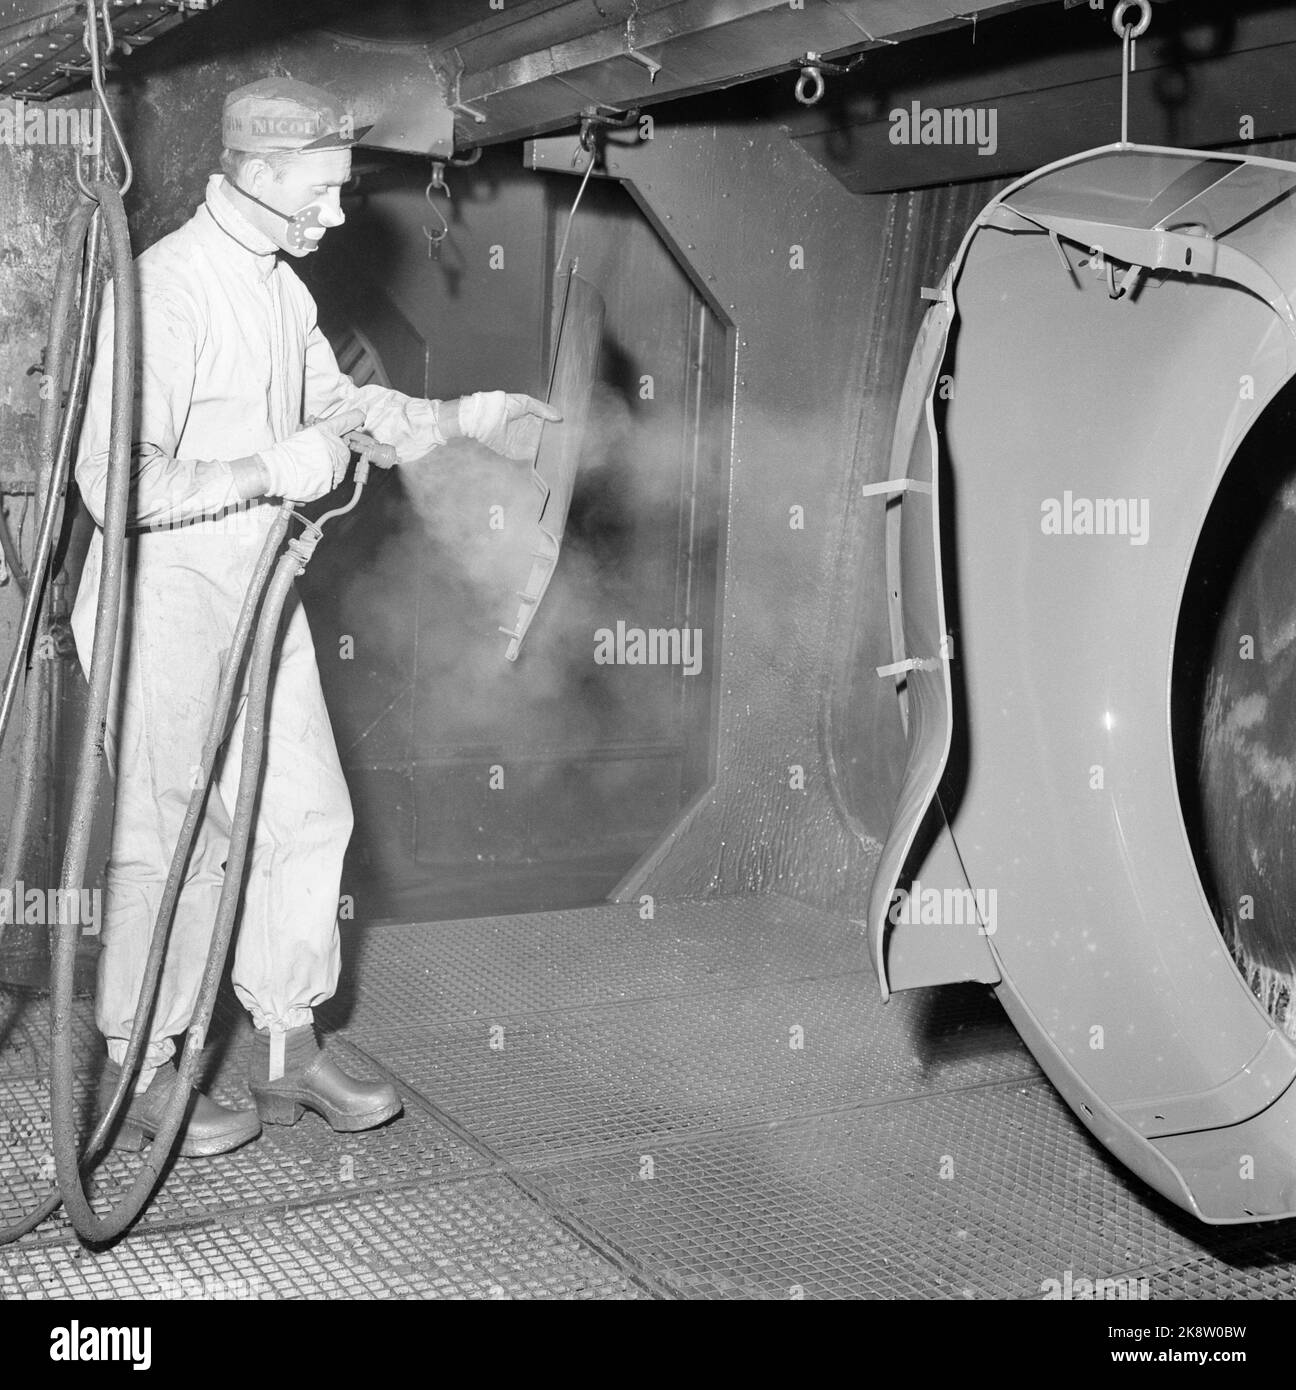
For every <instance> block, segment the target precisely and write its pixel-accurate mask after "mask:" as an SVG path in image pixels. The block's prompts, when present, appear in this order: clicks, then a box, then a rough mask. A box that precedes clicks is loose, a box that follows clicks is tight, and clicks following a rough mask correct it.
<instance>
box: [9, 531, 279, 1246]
mask: <svg viewBox="0 0 1296 1390" xmlns="http://www.w3.org/2000/svg"><path fill="white" fill-rule="evenodd" d="M291 516H292V513H291V511H290V509H288V508H286V507H285V508H281V509H280V510H279V512H278V513H277V514H276V516H275V519H274V521H273V522H272V523H271V527H270V530H269V532H268V533H267V535H266V538H265V541H264V543H263V545H262V547H261V554H260V556H259V557H258V559H257V563H256V568H255V569H254V570H253V572H252V579H251V582H250V583H249V585H248V589H247V593H246V595H245V596H244V599H243V607H242V609H241V611H240V613H239V617H238V622H237V623H236V624H235V627H234V633H233V636H232V638H231V641H230V649H229V654H228V656H227V657H226V664H225V668H224V670H223V671H222V672H221V680H220V685H219V687H218V688H217V691H216V699H215V703H214V705H213V707H212V716H211V721H210V724H209V725H208V729H207V737H206V741H205V742H204V744H203V750H202V754H201V759H200V762H199V765H198V770H199V775H198V777H196V778H195V779H194V789H193V791H192V792H191V793H190V795H189V804H188V806H187V808H186V810H185V818H184V821H183V822H182V824H181V827H180V834H179V837H178V839H177V841H176V847H175V850H174V852H173V853H172V856H171V864H170V867H169V869H168V871H167V879H166V883H165V884H164V885H163V889H162V898H161V901H160V902H159V904H158V915H157V921H156V922H155V923H154V925H153V934H152V937H151V938H150V941H149V954H148V958H147V960H146V961H145V965H144V975H143V978H142V979H141V981H140V988H139V995H138V997H137V999H136V1003H135V1014H134V1021H133V1025H132V1029H131V1037H130V1042H129V1043H128V1044H127V1047H126V1056H125V1057H124V1058H123V1059H122V1064H121V1067H120V1075H119V1077H118V1080H117V1086H116V1089H115V1090H114V1091H113V1094H112V1098H111V1100H110V1101H109V1102H108V1105H107V1106H106V1107H105V1109H104V1112H103V1114H102V1115H101V1116H100V1117H99V1122H98V1124H97V1125H96V1127H95V1130H94V1133H93V1134H92V1135H91V1136H90V1140H89V1142H88V1143H87V1144H86V1148H85V1153H84V1154H83V1155H82V1157H81V1169H82V1172H83V1173H84V1172H87V1171H88V1170H89V1168H90V1166H91V1165H92V1164H93V1163H94V1161H95V1159H97V1158H98V1156H99V1153H100V1150H101V1149H102V1148H103V1145H104V1141H105V1140H106V1139H107V1137H108V1135H109V1133H110V1132H111V1130H112V1127H113V1125H114V1123H115V1122H116V1119H117V1115H118V1113H119V1112H120V1110H121V1106H122V1103H123V1101H124V1098H125V1096H126V1094H127V1090H128V1088H129V1087H130V1086H131V1084H132V1082H133V1081H134V1079H135V1073H136V1070H137V1067H138V1064H139V1058H140V1055H141V1054H142V1053H143V1051H144V1046H145V1041H146V1039H147V1038H148V1034H149V1023H150V1021H151V1019H152V1014H153V1007H154V1003H155V1002H156V998H157V984H158V980H159V978H160V977H161V974H162V965H163V962H164V960H165V959H166V952H167V944H168V941H169V939H170V932H171V923H172V921H173V919H174V916H175V908H176V901H177V899H178V898H179V896H180V889H181V886H182V885H183V882H184V874H185V870H186V868H187V867H188V864H189V856H190V854H191V853H192V851H193V843H194V839H195V837H196V836H197V833H198V826H199V824H200V822H201V820H202V814H203V809H204V807H205V806H206V803H207V796H208V792H209V790H210V788H211V780H212V775H213V772H214V770H215V766H216V758H217V756H218V754H219V752H220V747H221V744H223V743H224V741H225V739H226V737H227V736H228V724H229V716H230V711H231V710H232V709H233V707H234V699H235V695H236V694H237V692H238V686H239V678H240V675H241V673H242V670H243V664H244V658H245V657H246V655H247V650H248V645H249V642H250V640H251V637H252V628H253V623H254V622H255V619H256V614H257V609H258V608H259V607H260V605H261V599H262V596H263V595H264V593H265V590H266V585H267V584H268V583H269V581H270V575H271V572H272V570H273V569H274V563H275V555H276V554H277V552H278V550H279V547H280V546H281V545H282V544H283V539H284V537H285V535H287V532H288V523H289V520H290V519H291ZM208 1021H209V1020H208ZM205 1026H206V1025H205V1024H204V1031H205ZM61 1201H62V1198H61V1196H60V1195H59V1191H58V1189H57V1188H55V1190H54V1191H53V1192H51V1193H50V1195H49V1196H48V1197H47V1198H46V1199H45V1200H44V1202H42V1203H41V1205H40V1206H39V1207H37V1208H35V1209H34V1210H33V1211H32V1212H30V1213H29V1214H28V1215H27V1216H25V1217H23V1219H22V1220H21V1221H19V1222H17V1223H16V1224H15V1225H12V1226H7V1227H3V1228H0V1245H8V1244H9V1243H10V1242H12V1241H15V1240H19V1239H21V1238H22V1237H23V1236H25V1235H26V1234H27V1233H28V1232H29V1231H33V1230H35V1228H36V1227H37V1226H39V1225H40V1224H41V1222H42V1221H44V1220H46V1219H47V1218H48V1217H49V1216H51V1215H53V1213H54V1212H55V1211H57V1210H58V1207H59V1204H60V1202H61Z"/></svg>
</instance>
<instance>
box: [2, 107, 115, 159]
mask: <svg viewBox="0 0 1296 1390" xmlns="http://www.w3.org/2000/svg"><path fill="white" fill-rule="evenodd" d="M102 143H103V113H102V112H101V111H100V110H99V108H98V107H97V106H46V105H45V104H44V103H33V104H32V105H31V106H28V104H27V103H26V102H25V101H24V100H23V99H22V98H21V97H19V98H18V100H17V101H8V100H6V101H0V145H12V146H13V147H14V148H15V149H25V148H26V147H27V146H29V145H30V146H42V145H71V146H76V147H78V148H80V149H81V150H82V151H84V152H85V153H86V154H98V153H99V150H100V148H101V146H102Z"/></svg>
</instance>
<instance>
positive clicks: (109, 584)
mask: <svg viewBox="0 0 1296 1390" xmlns="http://www.w3.org/2000/svg"><path fill="white" fill-rule="evenodd" d="M93 191H94V193H95V196H96V197H97V198H98V200H99V211H100V215H101V216H102V217H103V219H104V222H105V224H106V229H107V232H108V246H109V252H110V257H111V262H112V275H113V282H114V286H115V294H114V298H113V377H112V415H111V429H110V433H109V449H108V454H109V462H108V479H107V486H106V496H105V501H104V520H103V536H104V540H103V561H102V568H101V571H100V590H99V603H98V607H97V610H96V613H95V634H94V644H93V647H92V649H91V658H90V692H89V697H88V700H87V708H86V715H85V727H84V728H83V730H82V735H81V746H80V748H79V750H78V758H77V772H76V781H75V784H74V792H73V797H72V807H71V816H70V822H69V830H68V838H67V845H66V847H65V850H64V855H63V871H62V874H61V880H60V885H59V886H60V888H61V889H62V893H61V895H60V896H61V900H62V901H63V902H66V901H68V900H69V899H68V895H69V894H70V893H71V892H79V891H80V888H81V886H82V884H83V882H84V879H85V866H86V859H87V857H88V855H89V847H90V830H91V826H92V824H93V817H94V803H95V795H96V792H97V790H98V774H99V762H100V759H101V757H102V756H103V744H104V731H105V729H106V727H107V722H108V719H107V710H108V696H109V691H110V687H111V679H112V665H113V655H114V651H115V648H116V642H117V627H118V620H119V617H120V612H121V592H122V573H123V565H124V560H125V540H126V519H127V512H128V509H129V505H130V485H131V444H132V435H133V432H134V430H133V427H134V415H135V399H134V397H135V352H136V344H137V338H138V306H137V303H136V295H135V283H134V274H135V271H134V262H133V258H132V256H131V246H130V231H129V229H128V227H127V224H126V211H125V208H124V207H123V205H122V200H121V197H120V195H119V194H118V192H117V190H116V188H115V187H113V186H112V185H111V184H108V183H102V182H101V183H97V184H95V185H94V190H93ZM66 423H67V422H66V420H65V424H66ZM49 510H50V511H51V512H52V511H53V508H50V509H49ZM68 915H69V914H67V913H63V912H61V913H60V921H59V923H58V929H57V933H56V944H57V949H56V951H55V957H54V980H53V987H52V989H51V995H50V1013H51V1033H52V1035H53V1036H52V1040H51V1041H52V1048H53V1054H54V1060H53V1067H52V1074H51V1078H50V1086H51V1101H50V1110H51V1119H52V1122H53V1130H54V1165H55V1169H56V1171H57V1173H58V1180H59V1187H60V1189H61V1190H62V1193H63V1200H64V1203H65V1204H66V1205H67V1208H68V1214H69V1215H70V1216H71V1218H72V1222H73V1224H74V1225H75V1226H76V1227H77V1229H78V1231H79V1230H81V1229H82V1226H83V1225H85V1226H93V1224H94V1223H95V1221H96V1218H95V1216H94V1213H93V1212H92V1211H91V1210H90V1206H89V1203H88V1202H87V1201H86V1199H85V1193H84V1191H83V1189H82V1186H81V1175H80V1172H79V1168H78V1162H77V1152H76V1124H75V1119H74V1114H73V1108H74V1103H75V1102H74V1096H73V1090H72V1018H71V1012H72V976H73V970H74V966H75V958H76V944H77V926H76V924H75V923H74V922H69V921H66V920H63V919H64V918H66V917H67V916H68Z"/></svg>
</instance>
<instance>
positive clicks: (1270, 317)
mask: <svg viewBox="0 0 1296 1390" xmlns="http://www.w3.org/2000/svg"><path fill="white" fill-rule="evenodd" d="M1230 189H1231V190H1232V191H1231V193H1230ZM1292 189H1296V166H1292V165H1286V164H1279V163H1277V162H1274V161H1257V160H1243V159H1233V158H1231V157H1230V158H1224V157H1210V158H1204V157H1203V156H1201V155H1198V154H1194V153H1192V152H1189V151H1176V150H1160V149H1147V148H1142V147H1137V146H1118V147H1112V148H1109V149H1105V150H1100V151H1094V152H1090V153H1088V154H1085V155H1080V156H1076V157H1075V158H1074V159H1071V160H1066V161H1062V162H1061V163H1059V164H1057V165H1054V166H1050V168H1048V169H1045V170H1042V171H1039V172H1038V173H1036V174H1033V175H1030V176H1028V177H1027V178H1025V179H1023V180H1021V181H1020V182H1019V183H1018V184H1017V185H1014V186H1013V187H1011V188H1009V189H1007V190H1005V192H1004V193H1002V194H1000V195H999V197H998V198H996V199H995V200H994V201H993V202H992V203H991V204H990V206H989V207H988V208H987V209H986V211H985V212H984V213H983V214H982V215H981V217H980V218H979V219H978V222H977V224H976V225H975V226H974V227H973V228H972V230H971V231H970V232H969V234H968V236H967V238H966V239H965V241H964V243H963V246H962V248H961V249H960V252H959V255H958V257H957V258H956V260H955V262H954V264H953V266H952V267H951V271H950V273H949V276H948V283H949V285H950V287H951V289H952V294H953V301H954V313H955V320H954V324H953V326H952V329H951V348H950V352H949V356H948V358H947V361H946V364H945V367H944V371H945V372H948V373H950V374H951V376H952V378H953V392H952V397H953V398H952V400H951V401H950V402H949V406H948V410H947V413H946V416H945V421H944V430H943V435H942V439H941V468H942V470H947V471H948V473H949V476H950V478H951V480H952V484H953V486H952V499H951V502H950V509H951V510H950V516H951V519H952V520H953V523H954V524H953V531H952V537H947V538H946V540H947V544H950V545H951V546H952V551H953V560H952V564H948V565H947V568H946V572H945V576H944V583H945V585H946V600H947V602H948V601H949V600H950V597H951V595H956V597H957V610H958V613H959V617H960V624H961V626H960V629H959V631H958V632H957V633H955V634H954V636H955V638H956V639H957V645H956V649H955V650H954V660H955V662H956V663H957V666H958V677H957V680H956V682H955V684H956V688H957V689H958V691H959V692H960V700H959V702H957V703H956V706H955V709H954V718H955V720H956V721H958V722H959V727H960V732H961V733H962V734H963V735H965V736H966V741H967V747H968V758H967V768H966V770H965V775H964V777H963V778H962V786H961V790H960V796H959V798H958V799H957V802H956V804H949V805H945V806H944V808H943V809H944V811H945V813H946V814H947V815H948V817H949V825H950V831H949V845H948V847H947V848H952V850H953V851H954V852H953V853H948V852H946V853H939V852H938V851H940V850H941V846H942V838H941V837H938V838H937V841H936V844H935V845H934V846H933V848H932V850H931V851H924V850H923V849H922V848H921V846H920V848H919V852H918V854H917V856H915V857H916V859H917V862H910V863H908V864H907V865H906V871H907V873H908V874H909V875H910V877H911V878H913V879H921V882H922V883H923V886H924V891H925V892H926V891H928V890H933V891H938V892H947V893H950V894H953V893H956V892H962V891H963V890H964V889H965V888H969V887H970V888H971V889H972V890H973V892H974V894H976V895H977V901H978V902H981V903H993V905H994V922H993V930H990V931H987V932H986V934H985V941H986V943H987V946H988V949H989V951H990V952H991V953H992V955H993V958H994V960H995V962H996V964H997V966H998V969H999V972H1000V974H1001V976H1002V979H1001V983H1000V984H999V986H998V993H999V995H1000V998H1001V1000H1002V1001H1003V1003H1004V1006H1005V1008H1006V1009H1007V1011H1008V1012H1009V1014H1010V1016H1011V1017H1012V1018H1013V1020H1014V1022H1015V1023H1017V1025H1018V1027H1019V1029H1020V1030H1021V1031H1022V1033H1023V1036H1024V1037H1025V1039H1026V1041H1027V1042H1028V1044H1029V1045H1030V1046H1031V1048H1032V1050H1033V1051H1034V1052H1035V1055H1036V1057H1037V1058H1038V1060H1039V1061H1040V1063H1041V1065H1042V1066H1043V1067H1044V1069H1045V1071H1046V1072H1047V1073H1048V1074H1049V1076H1050V1077H1051V1078H1052V1079H1053V1081H1054V1083H1055V1084H1056V1085H1057V1086H1058V1087H1059V1089H1060V1090H1061V1091H1062V1092H1063V1094H1064V1095H1065V1096H1066V1098H1067V1099H1068V1101H1070V1103H1071V1104H1072V1106H1073V1108H1075V1110H1076V1112H1077V1114H1079V1116H1080V1117H1081V1119H1082V1120H1084V1122H1085V1123H1086V1124H1087V1125H1089V1127H1090V1128H1091V1129H1092V1130H1093V1131H1094V1133H1095V1134H1096V1135H1097V1136H1098V1137H1099V1138H1100V1139H1101V1140H1102V1141H1103V1142H1104V1143H1105V1144H1107V1146H1108V1147H1109V1148H1111V1149H1112V1151H1113V1152H1114V1153H1116V1154H1117V1156H1118V1157H1120V1158H1121V1159H1122V1160H1123V1161H1124V1162H1126V1163H1127V1164H1129V1165H1130V1166H1131V1167H1132V1168H1134V1169H1135V1171H1137V1172H1138V1173H1139V1174H1140V1175H1141V1176H1142V1177H1144V1179H1145V1180H1146V1181H1148V1182H1149V1183H1151V1184H1152V1185H1153V1186H1154V1187H1156V1188H1157V1189H1158V1190H1160V1191H1161V1192H1163V1193H1164V1194H1165V1195H1166V1196H1168V1197H1170V1198H1171V1199H1172V1200H1174V1201H1176V1202H1178V1203H1179V1204H1180V1205H1182V1206H1184V1207H1186V1208H1187V1209H1188V1210H1190V1211H1193V1212H1194V1213H1195V1214H1197V1215H1198V1216H1200V1217H1201V1218H1203V1219H1204V1220H1208V1221H1213V1222H1227V1221H1246V1220H1254V1219H1257V1218H1265V1217H1279V1216H1288V1215H1292V1214H1296V1090H1292V1089H1290V1088H1291V1083H1292V1080H1293V1079H1294V1078H1296V1048H1294V1047H1293V1045H1292V1043H1291V1042H1290V1041H1289V1040H1288V1039H1287V1038H1286V1037H1285V1036H1284V1035H1283V1034H1282V1033H1281V1032H1280V1031H1279V1030H1277V1029H1276V1028H1275V1027H1274V1025H1273V1023H1272V1021H1271V1020H1270V1018H1269V1016H1268V1015H1267V1014H1266V1013H1265V1012H1264V1010H1263V1009H1261V1007H1260V1006H1259V1004H1258V1003H1257V1001H1256V999H1255V998H1254V996H1253V995H1252V993H1251V992H1250V990H1249V989H1248V988H1247V986H1246V984H1245V983H1244V981H1243V979H1242V976H1241V975H1240V973H1239V971H1238V969H1237V967H1236V966H1235V965H1234V963H1233V960H1232V959H1231V957H1230V955H1229V952H1228V950H1227V949H1226V948H1225V945H1224V942H1223V939H1222V937H1221V934H1220V930H1219V927H1218V926H1217V923H1216V920H1215V917H1214V915H1213V914H1212V911H1211V907H1210V904H1209V902H1208V901H1207V898H1206V896H1205V893H1204V892H1203V888H1202V884H1201V880H1200V877H1199V874H1198V869H1197V865H1196V862H1195V859H1194V855H1193V849H1192V846H1191V844H1190V842H1189V838H1188V835H1187V832H1186V829H1185V824H1184V817H1183V811H1182V807H1181V802H1180V789H1179V786H1178V783H1177V780H1176V769H1175V759H1174V750H1173V746H1172V739H1171V728H1170V717H1169V714H1170V688H1171V680H1172V671H1173V666H1174V642H1175V633H1176V629H1177V622H1178V618H1179V614H1180V608H1181V603H1182V601H1183V595H1184V584H1185V578H1186V575H1187V573H1188V570H1189V566H1190V563H1191V560H1192V557H1193V554H1194V550H1195V547H1196V544H1197V539H1198V536H1199V533H1200V531H1201V529H1202V526H1203V522H1204V520H1205V517H1206V514H1207V512H1208V510H1209V508H1210V505H1211V503H1212V500H1213V498H1214V496H1215V493H1216V490H1217V488H1218V486H1219V483H1220V480H1221V477H1222V476H1223V473H1224V471H1225V469H1226V467H1227V465H1228V462H1229V460H1230V458H1231V457H1232V455H1233V453H1234V451H1235V450H1236V449H1237V447H1238V445H1239V443H1240V441H1241V440H1242V439H1243V437H1244V436H1245V434H1246V431H1247V430H1248V428H1249V427H1250V425H1251V424H1252V423H1253V422H1254V421H1255V420H1256V418H1257V417H1258V415H1259V413H1260V412H1261V410H1262V409H1263V408H1264V406H1265V404H1266V403H1267V402H1268V401H1269V400H1270V399H1272V397H1273V396H1274V395H1275V393H1276V392H1277V391H1278V390H1279V389H1280V388H1281V386H1282V385H1283V384H1284V383H1285V382H1286V381H1287V380H1288V379H1289V378H1290V377H1292V375H1293V373H1296V335H1294V334H1293V324H1296V316H1294V315H1293V312H1292V306H1291V303H1290V300H1289V297H1288V296H1289V294H1290V292H1291V291H1292V290H1293V288H1294V287H1296V261H1294V259H1293V251H1292V247H1293V240H1292V238H1291V235H1290V223H1291V217H1292V213H1291V208H1290V202H1291V197H1290V194H1291V190H1292ZM1220 229H1223V230H1220ZM942 312H943V308H942V306H939V305H938V306H937V307H936V308H935V309H933V310H932V311H931V314H932V315H935V314H939V313H942ZM929 389H930V388H929ZM940 736H941V731H938V730H933V731H929V732H928V734H927V737H929V738H930V739H932V740H933V741H934V740H935V739H937V738H939V737H940ZM911 761H912V759H911ZM912 816H913V812H912V807H911V806H909V805H908V804H905V803H902V807H901V811H900V813H899V814H898V816H897V819H896V823H895V825H894V826H893V829H892V833H891V837H890V839H889V841H888V845H887V847H886V849H885V850H884V854H883V865H884V866H885V868H886V875H887V876H886V878H885V879H883V881H880V882H878V883H875V886H874V891H873V905H874V906H876V905H877V904H878V902H879V900H880V899H881V898H883V897H890V894H891V892H892V890H893V889H894V888H895V879H893V878H892V871H893V869H894V862H895V860H896V858H897V849H898V847H899V846H902V845H903V844H904V842H905V837H907V836H909V835H910V832H911V824H912ZM955 865H957V866H958V870H959V872H958V873H957V874H954V873H953V872H952V868H953V866H955ZM964 873H965V874H966V879H965V880H964V878H963V874H964ZM880 877H881V876H880ZM870 922H871V924H873V923H874V918H873V917H872V915H871V917H870ZM877 925H879V926H881V925H882V924H881V923H880V922H879V923H877ZM942 929H943V928H942V925H941V924H940V923H935V924H933V926H932V927H931V929H930V930H932V931H933V932H934V933H937V934H939V932H940V931H941V930H942ZM909 930H910V931H912V930H913V928H912V927H911V928H909ZM895 934H896V935H897V936H898V935H899V928H896V929H895ZM885 970H886V953H885V952H884V960H883V965H882V970H881V971H880V977H881V979H882V982H883V988H884V990H885V989H886V987H887V986H886V975H885ZM893 983H894V981H893ZM1239 1146H1243V1147H1239ZM1244 1152H1245V1153H1247V1154H1250V1155H1251V1157H1252V1159H1253V1163H1252V1165H1251V1171H1248V1165H1247V1164H1246V1163H1244V1162H1243V1161H1242V1154H1243V1153H1244Z"/></svg>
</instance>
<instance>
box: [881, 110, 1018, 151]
mask: <svg viewBox="0 0 1296 1390" xmlns="http://www.w3.org/2000/svg"><path fill="white" fill-rule="evenodd" d="M888 120H890V122H891V131H890V136H891V143H892V144H893V145H975V146H976V147H977V154H979V155H980V154H994V152H995V151H996V150H997V149H998V148H999V111H998V108H997V107H994V106H975V107H973V106H923V104H922V103H921V102H920V101H912V102H910V103H909V105H908V106H897V107H896V108H895V109H894V110H893V111H892V112H891V113H890V115H889V117H888Z"/></svg>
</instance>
